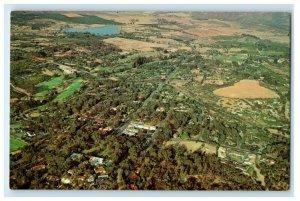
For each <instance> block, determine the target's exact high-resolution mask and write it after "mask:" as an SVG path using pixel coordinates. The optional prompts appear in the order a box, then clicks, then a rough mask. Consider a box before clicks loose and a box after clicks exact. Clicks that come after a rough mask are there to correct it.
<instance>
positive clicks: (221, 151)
mask: <svg viewBox="0 0 300 201" xmlns="http://www.w3.org/2000/svg"><path fill="white" fill-rule="evenodd" d="M218 157H219V158H226V148H224V147H220V148H219V149H218Z"/></svg>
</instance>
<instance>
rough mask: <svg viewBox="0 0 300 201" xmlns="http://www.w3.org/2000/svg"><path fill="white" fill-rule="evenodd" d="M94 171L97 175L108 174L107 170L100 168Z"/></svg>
mask: <svg viewBox="0 0 300 201" xmlns="http://www.w3.org/2000/svg"><path fill="white" fill-rule="evenodd" d="M94 171H95V173H96V174H98V173H99V174H105V173H106V170H105V168H104V167H99V168H94Z"/></svg>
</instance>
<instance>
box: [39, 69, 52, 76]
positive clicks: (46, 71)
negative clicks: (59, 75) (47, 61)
mask: <svg viewBox="0 0 300 201" xmlns="http://www.w3.org/2000/svg"><path fill="white" fill-rule="evenodd" d="M42 73H43V74H44V75H48V76H50V77H52V76H53V75H55V73H54V72H52V71H50V70H49V69H47V68H44V69H43V71H42Z"/></svg>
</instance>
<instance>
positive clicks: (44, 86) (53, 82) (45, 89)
mask: <svg viewBox="0 0 300 201" xmlns="http://www.w3.org/2000/svg"><path fill="white" fill-rule="evenodd" d="M64 78H65V77H64V76H63V75H62V76H59V77H54V78H51V79H50V80H48V81H45V82H43V83H41V86H40V87H39V90H38V91H39V92H38V93H36V94H35V96H36V97H38V98H42V97H44V96H46V95H47V94H48V93H49V91H50V90H51V89H53V88H55V87H57V86H58V85H59V84H61V83H62V81H63V80H64Z"/></svg>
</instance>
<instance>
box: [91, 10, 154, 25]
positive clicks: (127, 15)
mask: <svg viewBox="0 0 300 201" xmlns="http://www.w3.org/2000/svg"><path fill="white" fill-rule="evenodd" d="M94 15H95V16H97V17H101V18H104V19H107V20H113V21H116V22H119V23H124V24H154V23H156V22H157V20H156V18H155V16H154V15H152V13H151V12H143V13H139V12H118V13H117V12H105V13H104V12H101V13H95V14H94Z"/></svg>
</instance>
